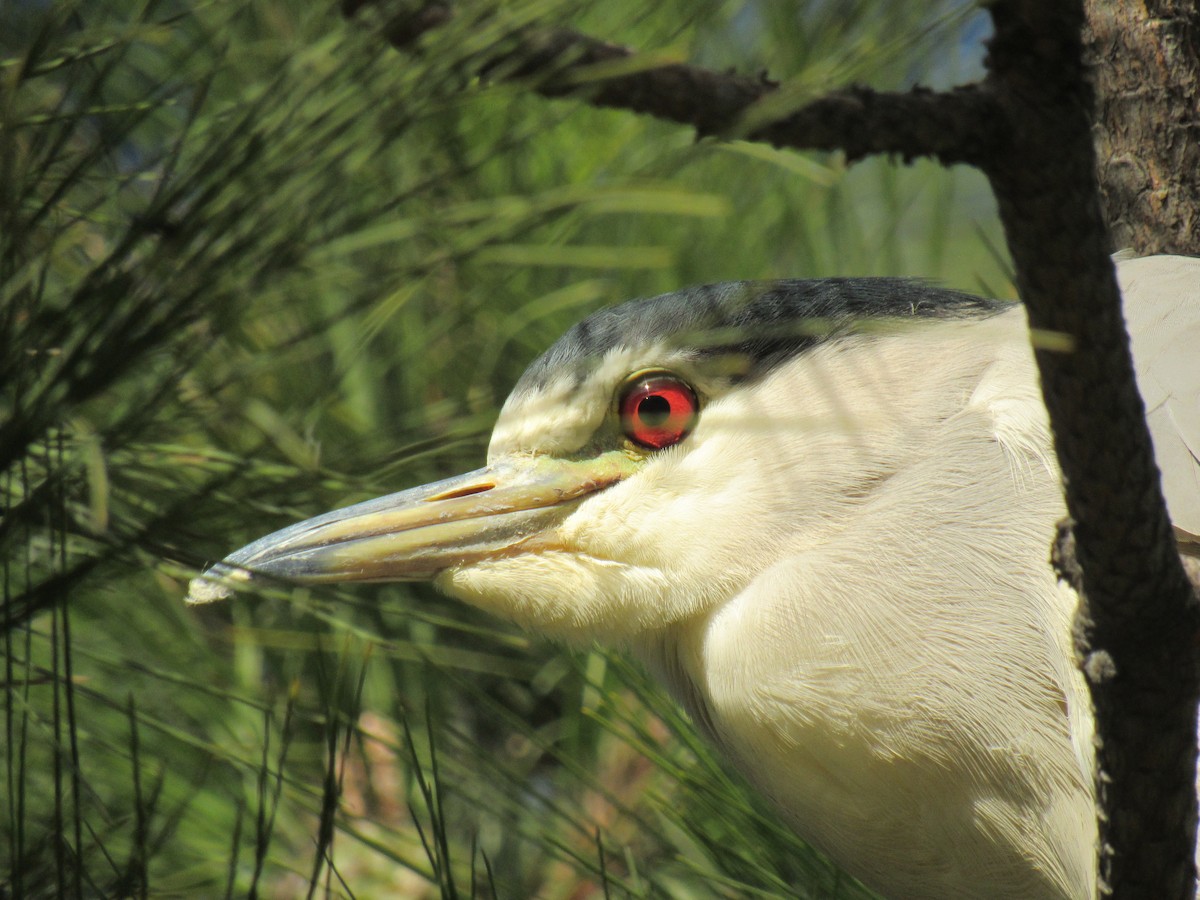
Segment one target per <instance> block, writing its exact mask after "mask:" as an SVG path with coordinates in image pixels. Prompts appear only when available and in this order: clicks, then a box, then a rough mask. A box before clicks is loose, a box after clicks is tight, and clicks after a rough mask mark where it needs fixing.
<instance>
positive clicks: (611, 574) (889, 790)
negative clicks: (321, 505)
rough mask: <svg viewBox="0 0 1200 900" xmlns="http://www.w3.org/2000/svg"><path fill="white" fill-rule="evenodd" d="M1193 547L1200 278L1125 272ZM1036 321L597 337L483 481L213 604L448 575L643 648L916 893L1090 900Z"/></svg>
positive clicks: (900, 315)
mask: <svg viewBox="0 0 1200 900" xmlns="http://www.w3.org/2000/svg"><path fill="white" fill-rule="evenodd" d="M1119 276H1120V279H1121V281H1122V285H1123V290H1124V292H1125V300H1126V313H1127V318H1128V319H1129V321H1130V324H1131V330H1132V332H1133V348H1134V355H1135V359H1136V361H1137V367H1138V377H1139V384H1140V385H1141V387H1142V390H1143V392H1144V394H1145V395H1146V400H1147V407H1148V409H1149V413H1148V416H1149V419H1148V421H1149V423H1150V425H1151V430H1152V434H1153V436H1154V440H1155V446H1156V454H1157V456H1158V460H1159V464H1160V468H1162V470H1163V475H1164V477H1163V483H1164V487H1165V490H1166V493H1167V501H1168V505H1169V507H1170V510H1171V514H1172V520H1173V522H1174V524H1175V526H1176V532H1177V535H1178V536H1179V539H1180V544H1181V547H1185V546H1189V545H1190V546H1191V547H1192V548H1193V549H1194V548H1195V546H1196V542H1197V541H1200V462H1198V460H1200V365H1197V364H1195V362H1194V360H1195V348H1196V347H1198V346H1200V260H1196V259H1185V258H1181V257H1151V258H1146V259H1138V260H1128V261H1125V262H1122V263H1120V264H1119ZM1063 514H1064V507H1063V500H1062V493H1061V488H1060V483H1059V473H1058V469H1057V464H1056V461H1055V458H1054V454H1053V450H1052V446H1051V438H1050V432H1049V426H1048V422H1047V417H1046V412H1045V407H1044V406H1043V404H1042V399H1041V395H1040V392H1039V388H1038V380H1037V373H1036V370H1035V367H1034V362H1033V358H1032V352H1031V350H1030V340H1029V334H1028V331H1027V327H1026V321H1025V314H1024V310H1023V309H1022V307H1021V306H1019V305H1017V304H1005V303H1000V302H996V301H990V300H983V299H980V298H976V297H972V296H969V295H966V294H961V293H957V292H953V291H947V290H942V289H939V288H935V287H932V286H929V285H927V284H924V283H921V282H917V281H911V280H903V279H887V278H872V279H865V278H863V279H860V278H845V279H824V280H815V281H775V282H765V283H734V284H724V285H715V286H710V287H701V288H693V289H690V290H685V291H679V292H677V293H673V294H667V295H664V296H661V297H655V298H652V299H648V300H638V301H633V302H630V303H626V304H624V305H622V306H619V307H616V308H614V309H608V310H603V311H601V312H598V313H596V314H594V315H592V316H590V317H589V318H587V319H585V320H584V321H582V322H580V323H579V324H578V325H576V326H575V327H573V328H572V329H571V330H570V331H568V332H567V333H566V334H565V335H564V336H563V337H562V338H561V339H560V340H559V341H558V342H557V343H556V344H555V345H554V346H553V347H551V348H550V349H549V350H548V351H547V352H546V353H545V354H544V355H543V356H542V357H541V358H540V359H538V360H537V361H535V362H534V363H533V364H532V365H531V366H530V367H529V369H528V370H527V371H526V372H525V374H524V376H522V378H521V379H520V381H519V382H518V383H517V385H516V387H515V388H514V389H513V392H512V393H511V395H510V396H509V397H508V400H507V402H506V403H505V404H504V408H503V409H502V410H501V412H500V416H499V419H498V421H497V423H496V427H495V431H494V432H493V435H492V440H491V445H490V447H489V449H488V458H487V465H486V466H485V467H484V468H482V469H478V470H476V471H474V472H471V473H468V474H466V475H461V476H458V477H456V478H450V479H447V480H445V481H440V482H437V483H435V484H430V485H426V486H424V487H419V488H415V489H413V490H409V491H404V492H401V493H398V494H393V495H390V496H387V497H381V498H379V499H376V500H371V501H369V502H366V503H360V504H358V505H356V506H351V507H348V508H346V509H341V510H337V511H335V512H331V513H327V514H325V515H322V516H318V517H316V518H314V519H310V520H308V521H306V522H301V523H299V524H297V525H293V526H291V527H289V528H285V529H283V530H281V531H278V532H276V533H275V534H272V535H268V536H267V537H264V538H262V539H260V540H258V541H255V542H254V543H252V544H250V545H249V546H247V547H245V548H243V549H241V550H239V551H237V552H236V553H234V554H233V555H232V556H230V557H228V558H227V559H226V560H225V561H224V562H222V563H220V564H218V565H216V566H214V567H213V568H212V569H210V570H209V571H208V572H207V573H205V575H203V576H202V577H200V578H198V579H196V580H195V581H194V582H193V583H192V586H191V593H190V595H189V599H190V600H191V601H193V602H207V601H211V600H217V599H222V598H224V597H227V596H228V595H229V593H230V591H231V590H232V589H233V588H235V587H237V586H238V585H239V584H242V583H245V582H247V581H250V580H252V579H254V578H259V577H265V578H272V579H282V580H285V581H291V582H307V583H311V582H349V581H393V580H413V579H422V580H424V579H428V580H432V581H433V582H434V584H436V585H437V586H438V587H439V588H440V589H441V590H443V591H445V592H446V593H448V594H450V595H452V596H454V597H458V598H460V599H462V600H464V601H466V602H467V603H470V604H472V605H474V606H477V607H479V608H481V609H485V610H488V611H490V612H492V613H494V614H496V615H498V616H503V617H505V618H508V619H511V620H513V621H515V622H517V623H519V624H520V625H522V626H524V627H526V628H528V629H530V630H532V631H536V632H540V633H543V634H547V635H550V636H552V637H555V638H558V639H562V640H567V641H584V642H590V641H591V640H593V639H601V640H606V641H610V642H614V643H617V644H620V645H622V646H624V647H627V648H628V649H629V651H630V652H631V653H632V654H634V655H635V656H636V657H638V658H639V659H640V660H641V661H642V662H643V663H645V665H646V666H647V667H648V668H649V669H650V670H651V671H652V672H653V673H654V674H655V675H656V676H657V677H658V678H659V679H660V680H661V681H662V683H663V684H664V685H665V687H666V688H667V689H668V690H670V691H671V693H672V694H673V695H674V696H675V697H676V699H677V700H678V701H679V702H680V703H681V704H682V705H683V706H684V707H685V708H686V709H687V710H688V712H689V713H690V714H691V717H692V719H693V720H694V721H695V723H696V724H697V726H698V727H699V728H700V729H701V730H703V731H704V732H705V733H706V734H707V736H708V737H709V738H710V739H711V740H712V741H713V742H714V743H716V744H717V745H718V746H719V747H720V749H721V750H722V751H723V752H724V753H725V754H726V755H727V756H728V758H729V760H730V761H731V762H732V763H733V764H734V765H735V766H737V767H738V768H739V769H740V770H741V771H742V772H743V773H744V774H745V775H746V776H747V777H748V779H749V780H750V781H751V783H753V784H754V785H756V786H757V787H758V788H759V789H760V790H761V791H762V792H763V793H764V794H765V795H766V796H768V797H769V798H770V799H771V800H772V801H773V802H775V803H776V804H777V805H778V806H779V808H780V809H781V810H782V812H783V814H784V815H785V817H786V818H787V819H788V821H789V822H790V823H791V824H792V825H793V826H794V828H795V829H796V831H797V832H798V833H799V834H800V835H801V836H802V837H804V838H805V839H806V840H808V841H809V842H811V843H812V844H814V845H816V846H817V847H819V848H821V849H822V850H824V851H825V852H826V853H827V854H829V855H830V856H831V857H832V858H833V859H834V860H835V861H836V862H837V863H838V864H839V865H841V866H842V867H843V868H845V869H846V870H847V871H848V872H850V873H852V874H854V875H856V876H857V877H859V878H860V879H861V880H862V881H864V882H865V883H866V884H868V885H870V886H872V887H874V888H875V889H877V890H879V891H881V892H882V893H883V894H885V895H887V896H889V897H921V898H959V897H1020V898H1039V897H1054V898H1071V900H1077V898H1084V897H1090V896H1093V894H1094V883H1095V877H1094V873H1095V863H1094V857H1095V846H1094V845H1095V842H1096V825H1095V814H1094V809H1093V793H1092V777H1091V771H1092V749H1091V748H1092V743H1091V742H1092V720H1091V712H1090V708H1089V702H1088V697H1087V693H1086V689H1085V686H1084V684H1083V682H1082V680H1081V676H1080V675H1079V673H1078V671H1077V670H1076V667H1075V664H1074V662H1073V658H1072V650H1071V645H1070V620H1071V615H1072V611H1073V607H1074V604H1075V597H1074V595H1073V594H1072V593H1071V591H1070V590H1069V589H1068V588H1066V587H1065V586H1063V585H1060V584H1059V583H1058V582H1057V581H1056V579H1055V577H1054V574H1053V572H1052V571H1051V569H1050V567H1049V565H1048V563H1047V558H1048V548H1049V546H1050V542H1051V539H1052V535H1053V532H1054V526H1055V523H1056V522H1057V521H1058V520H1059V519H1060V518H1061V517H1062V515H1063Z"/></svg>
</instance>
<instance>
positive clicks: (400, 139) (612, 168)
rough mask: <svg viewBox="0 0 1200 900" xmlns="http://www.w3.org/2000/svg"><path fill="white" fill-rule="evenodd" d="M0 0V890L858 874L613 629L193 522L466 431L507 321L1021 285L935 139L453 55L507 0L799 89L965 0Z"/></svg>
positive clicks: (968, 49) (572, 886)
mask: <svg viewBox="0 0 1200 900" xmlns="http://www.w3.org/2000/svg"><path fill="white" fill-rule="evenodd" d="M455 9H456V15H455V17H454V19H453V20H452V21H451V22H450V23H448V24H447V25H446V26H444V27H443V28H441V29H439V30H437V31H435V32H432V33H430V34H429V35H427V36H426V37H425V38H424V39H423V40H422V41H421V42H420V43H419V44H418V45H417V46H415V47H414V48H413V49H412V52H410V53H408V54H405V55H401V54H399V53H397V52H395V51H393V50H390V49H389V48H388V47H387V45H386V42H385V41H384V40H382V39H381V37H380V36H379V34H378V29H377V27H376V25H375V24H374V23H375V21H376V20H375V18H373V17H372V15H370V14H367V15H364V16H360V17H359V18H358V19H355V20H353V21H347V20H345V19H343V18H342V17H341V16H340V15H339V13H338V11H337V10H336V9H335V8H333V4H331V3H328V2H323V0H316V2H314V0H255V2H249V3H245V2H233V0H211V2H207V3H174V2H145V3H133V2H115V0H110V2H105V0H88V2H82V0H76V2H56V3H50V2H33V0H27V2H8V3H4V4H2V5H0V20H2V22H3V26H2V27H0V461H2V465H0V492H2V493H0V498H2V499H0V503H2V505H3V509H2V513H3V518H2V519H0V548H2V560H3V574H2V578H3V592H4V618H3V623H4V643H3V647H2V648H0V653H2V654H3V660H4V672H3V676H2V677H3V682H4V687H5V690H4V712H3V716H4V721H3V726H2V729H3V735H4V741H3V754H4V765H3V778H4V783H3V785H0V861H2V863H3V865H2V868H0V896H4V897H58V896H68V897H71V896H83V897H98V896H112V897H125V896H142V897H146V896H153V897H170V896H181V897H192V896H195V897H220V896H238V897H241V896H259V897H300V896H325V895H332V896H346V897H410V896H411V897H423V896H439V895H440V896H471V895H476V896H493V895H495V896H499V897H529V896H539V897H546V898H586V897H600V896H605V897H608V896H612V897H621V896H637V897H642V896H645V897H658V896H670V897H713V896H718V897H743V896H797V895H799V896H814V897H839V896H840V897H858V896H864V895H865V892H864V891H863V890H862V889H861V888H859V887H857V886H856V885H855V884H854V883H853V882H851V881H850V880H849V879H848V878H846V877H844V876H841V875H839V874H838V873H837V872H836V870H834V869H833V868H832V867H831V866H829V865H828V864H827V863H826V862H824V861H823V860H821V859H820V858H819V857H817V856H815V855H814V854H812V853H811V852H810V851H808V850H807V849H806V848H804V847H803V845H801V844H800V842H799V841H798V840H797V839H796V838H794V837H792V836H791V835H790V834H789V832H788V831H787V830H786V829H785V828H783V827H782V826H781V825H779V824H778V823H777V822H776V820H775V819H774V817H773V814H772V812H771V810H770V808H769V806H768V805H767V804H766V803H764V802H763V801H762V800H760V799H758V798H756V797H755V796H753V795H752V794H751V793H750V792H749V791H748V790H747V789H745V788H744V786H743V785H742V783H741V781H740V780H739V779H738V778H737V777H736V776H734V775H732V774H730V773H729V772H727V771H726V770H725V769H724V768H723V767H722V764H721V763H720V762H719V761H718V760H717V759H715V758H714V756H713V755H712V753H711V752H710V751H709V750H708V749H707V748H706V747H705V746H704V745H703V744H702V743H701V742H700V741H699V740H698V739H697V738H696V737H695V736H694V735H693V733H692V731H691V729H690V726H689V725H688V723H687V722H686V721H685V720H684V719H683V718H682V717H681V715H680V714H679V713H677V712H676V711H675V710H674V709H673V708H672V706H671V705H670V703H669V702H667V701H665V700H664V699H663V697H662V696H661V695H660V694H659V693H658V692H657V691H655V690H654V688H653V687H651V686H649V685H648V684H647V683H646V682H645V680H644V678H643V676H642V674H641V673H640V672H638V671H637V670H636V669H634V668H633V667H631V666H630V665H629V664H628V663H626V662H625V661H623V659H622V658H621V656H620V655H619V653H610V652H606V651H604V650H601V649H599V648H595V649H592V650H590V651H571V652H568V651H564V650H561V649H558V648H555V647H553V646H551V645H549V644H547V643H545V642H542V641H540V640H538V639H536V638H533V637H530V636H528V635H525V634H522V633H520V632H518V631H517V630H515V629H513V628H511V627H509V626H507V625H505V624H503V623H499V622H496V621H493V620H491V619H488V618H486V617H484V616H482V615H480V614H476V613H473V612H472V611H470V610H467V609H464V608H462V607H460V606H458V605H456V604H454V603H452V602H449V601H446V600H444V599H442V598H439V597H438V596H436V595H435V594H434V593H433V592H432V591H430V590H428V589H426V588H424V587H423V586H390V585H387V586H367V587H359V588H355V589H347V590H335V589H322V590H319V591H316V590H313V591H281V592H276V593H272V592H269V591H268V592H262V593H259V594H246V595H242V596H239V597H238V598H237V599H236V600H235V601H234V602H233V603H231V604H224V605H221V606H216V607H203V608H193V609H189V608H187V607H185V606H184V604H183V597H184V595H185V593H186V584H187V581H188V579H189V578H190V577H192V576H193V575H194V574H195V573H196V572H197V570H198V569H200V568H202V567H203V565H204V564H205V563H206V562H209V561H213V560H216V559H219V558H221V557H222V556H223V555H225V554H226V553H227V552H229V551H230V550H232V549H234V548H236V547H239V546H241V545H242V544H244V543H246V542H248V541H249V540H252V539H253V538H255V537H257V536H259V535H261V534H264V533H266V532H267V531H270V530H273V529H275V528H277V527H280V526H282V525H284V524H287V523H289V522H292V521H294V520H296V519H299V518H302V517H306V516H309V515H313V514H315V513H317V512H321V511H323V510H325V509H329V508H333V507H335V506H340V505H344V504H346V503H349V502H351V501H356V500H360V499H364V498H367V497H369V496H372V495H375V494H378V493H383V492H388V491H394V490H399V489H401V488H404V487H407V486H410V485H414V484H419V483H422V482H424V481H428V480H431V479H434V478H438V477H443V476H446V475H450V474H454V473H456V472H459V471H464V470H466V469H469V468H475V467H477V466H478V465H480V464H481V463H482V460H483V454H484V449H485V447H486V443H487V438H488V432H489V429H490V426H491V422H492V421H493V419H494V416H495V414H496V410H497V409H498V406H499V404H500V403H501V402H502V401H503V399H504V396H505V393H506V391H507V390H508V388H509V387H510V386H511V385H512V384H513V382H514V381H515V380H516V378H517V377H518V376H519V374H520V373H521V371H522V370H523V368H524V367H525V365H526V364H527V363H528V362H529V361H530V360H531V359H532V358H533V357H535V356H536V355H537V354H538V353H540V352H541V350H543V349H544V348H545V347H546V346H547V345H548V344H549V343H551V342H552V341H553V340H554V339H555V338H556V337H557V336H558V335H559V334H560V333H561V332H562V331H563V330H564V329H565V328H566V327H567V326H568V325H569V324H571V323H572V322H574V321H575V320H577V319H578V318H580V317H581V316H582V315H584V314H585V313H586V312H589V311H591V310H594V309H596V308H598V307H601V306H604V305H607V304H613V303H617V302H619V301H620V300H622V299H625V298H629V297H634V296H645V295H649V294H653V293H659V292H663V291H669V290H673V289H675V288H678V287H681V286H683V285H687V284H694V283H700V282H708V281H721V280H730V279H741V278H769V277H776V276H810V275H829V274H846V275H867V274H903V275H915V276H919V277H922V278H928V279H931V280H936V281H939V282H943V283H946V284H949V285H952V286H955V287H960V288H965V289H968V290H973V291H977V292H983V293H988V294H992V295H1001V296H1009V295H1011V288H1010V286H1009V281H1008V277H1007V274H1006V263H1005V261H1004V258H1003V255H1002V253H1001V252H1000V251H998V250H997V248H998V247H999V246H1000V245H1001V241H1000V238H999V229H998V226H997V223H996V221H995V215H994V210H993V207H992V202H991V199H990V195H989V194H988V192H987V189H986V185H985V184H984V183H983V181H982V179H981V178H979V177H978V176H977V175H976V174H974V173H972V172H967V171H965V170H942V169H940V168H939V167H937V166H934V165H931V164H928V163H917V164H914V165H911V166H901V165H898V164H895V163H893V162H892V161H888V160H870V161H867V162H865V163H862V164H859V165H857V166H854V167H852V168H849V169H847V168H846V167H845V166H844V164H843V163H842V161H841V160H840V159H839V158H837V157H836V156H828V155H801V154H795V153H783V152H778V151H775V150H772V149H770V148H767V147H764V146H759V145H750V144H745V143H739V142H721V141H716V140H704V141H699V142H697V141H696V140H695V139H694V136H693V135H692V134H691V133H689V132H688V131H687V130H686V129H683V128H679V127H676V126H673V125H668V124H663V123H659V122H655V121H652V120H650V119H648V118H645V117H639V116H635V115H631V114H628V113H623V112H618V111H600V110H595V109H591V108H589V107H588V106H587V105H586V104H585V103H582V102H578V101H571V100H565V101H564V100H559V101H548V100H545V99H543V98H541V97H539V96H537V95H536V94H535V93H534V92H533V91H532V90H531V89H530V86H529V85H528V84H495V83H487V82H485V81H481V80H480V79H479V77H478V76H477V72H478V71H479V67H480V65H481V63H482V62H483V61H486V59H487V58H488V57H489V54H491V53H493V52H494V49H495V48H496V47H503V46H506V45H507V42H509V41H510V40H511V35H512V34H513V32H514V30H515V29H517V28H519V27H521V26H523V25H525V24H528V23H531V22H534V23H553V24H563V25H569V26H571V27H575V28H578V29H580V30H582V31H585V32H588V33H590V34H593V35H596V36H599V37H603V38H605V39H609V40H614V41H617V42H621V43H626V44H629V45H631V46H634V47H638V48H642V49H646V50H652V51H655V52H657V53H661V54H662V55H664V56H666V57H668V58H674V59H681V60H688V61H692V62H695V63H698V64H702V65H706V66H710V67H713V68H717V69H728V68H732V67H736V68H737V69H738V70H739V71H742V72H756V71H759V70H762V71H767V72H769V73H770V74H771V75H772V77H775V78H778V79H781V80H783V81H784V82H785V83H786V86H787V87H788V89H790V90H794V91H795V96H797V97H805V96H809V95H816V94H818V93H820V92H822V91H824V90H827V89H829V88H833V87H838V86H842V85H845V84H847V83H849V82H861V83H866V84H870V85H872V86H876V87H880V88H903V87H907V86H909V85H911V84H913V83H916V82H920V83H923V84H931V85H933V86H935V87H940V86H946V85H949V84H953V83H956V82H960V81H963V80H969V79H970V78H972V77H975V76H976V75H977V74H978V69H979V66H980V59H981V56H982V50H981V43H980V42H981V39H982V38H983V37H984V36H985V29H986V24H985V22H986V20H985V19H983V18H981V14H980V13H979V12H978V11H977V10H976V9H975V8H974V6H973V5H972V4H970V3H964V2H961V0H941V2H934V3H888V2H884V0H845V2H840V3H831V2H828V0H805V2H800V3H796V2H794V0H737V2H719V0H704V2H697V0H664V2H661V3H657V4H644V3H635V2H630V0H608V2H605V3H603V4H601V3H591V4H588V3H563V2H558V0H534V2H526V0H506V2H503V3H495V2H492V3H485V2H475V0H465V2H462V3H459V4H456V6H455Z"/></svg>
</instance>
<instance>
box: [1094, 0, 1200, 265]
mask: <svg viewBox="0 0 1200 900" xmlns="http://www.w3.org/2000/svg"><path fill="white" fill-rule="evenodd" d="M1087 17H1088V27H1087V29H1086V31H1085V45H1086V47H1087V59H1088V62H1089V66H1090V69H1091V74H1092V78H1093V82H1094V85H1095V90H1096V98H1097V116H1096V121H1095V138H1096V147H1097V150H1098V155H1099V158H1100V168H1099V172H1100V185H1101V191H1102V196H1103V199H1104V207H1105V212H1106V214H1107V216H1108V222H1109V227H1110V229H1111V230H1112V235H1113V242H1114V245H1115V248H1117V249H1120V248H1122V247H1132V248H1133V249H1134V250H1136V251H1137V252H1138V254H1139V255H1146V254H1150V253H1184V254H1190V255H1196V254H1200V8H1198V7H1197V4H1196V3H1195V2H1194V0H1145V2H1139V3H1114V2H1112V0H1088V2H1087Z"/></svg>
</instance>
